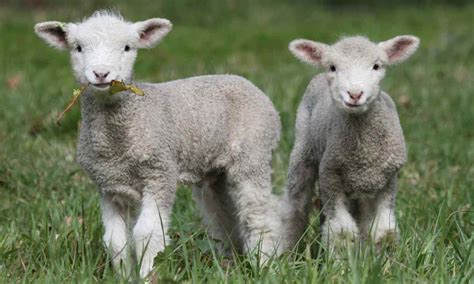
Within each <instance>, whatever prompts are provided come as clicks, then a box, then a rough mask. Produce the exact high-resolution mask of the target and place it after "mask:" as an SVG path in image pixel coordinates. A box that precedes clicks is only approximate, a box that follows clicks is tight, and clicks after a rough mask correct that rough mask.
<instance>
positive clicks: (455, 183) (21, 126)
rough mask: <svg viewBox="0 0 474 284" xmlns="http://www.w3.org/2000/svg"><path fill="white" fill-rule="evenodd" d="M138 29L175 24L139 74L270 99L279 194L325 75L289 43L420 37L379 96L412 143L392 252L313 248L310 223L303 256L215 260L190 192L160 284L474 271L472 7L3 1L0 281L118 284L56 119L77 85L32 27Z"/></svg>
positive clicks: (182, 195) (74, 123)
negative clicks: (256, 92)
mask: <svg viewBox="0 0 474 284" xmlns="http://www.w3.org/2000/svg"><path fill="white" fill-rule="evenodd" d="M105 8H106V9H108V8H110V9H115V10H117V11H120V12H121V13H122V14H123V15H124V17H125V18H127V19H130V20H132V21H138V20H143V19H146V18H150V17H163V18H168V19H170V20H171V21H172V22H173V24H174V27H173V30H172V31H171V33H170V34H169V35H168V36H167V37H166V38H165V39H164V40H163V42H161V43H160V44H159V45H158V46H157V47H156V48H154V49H151V50H143V51H140V52H139V56H138V60H137V63H136V68H135V76H136V78H137V80H139V81H151V82H163V81H168V80H173V79H178V78H183V77H189V76H195V75H202V74H216V73H235V74H239V75H242V76H245V77H247V78H248V79H250V80H251V81H252V82H254V83H255V84H256V85H257V86H259V87H260V88H261V89H262V90H263V91H264V92H265V93H266V94H267V95H268V96H269V97H270V98H271V100H272V101H273V102H274V104H275V107H276V108H277V110H278V111H279V112H280V116H281V121H282V125H283V133H282V139H281V142H280V145H279V148H278V150H277V151H276V153H275V155H274V163H273V169H274V185H275V190H276V191H277V192H278V191H281V190H282V188H283V185H284V183H285V180H286V167H287V162H288V157H289V154H290V151H291V147H292V144H293V136H294V119H295V114H296V109H297V107H298V104H299V101H300V99H301V96H302V94H303V92H304V90H305V88H306V86H307V84H308V82H309V80H310V79H311V77H312V76H314V75H315V74H316V73H318V72H320V70H315V68H313V67H310V66H306V65H304V64H302V63H301V62H299V61H298V60H296V59H295V58H294V57H293V56H291V54H290V53H289V52H288V49H287V45H288V43H289V42H290V41H291V40H293V39H295V38H309V39H314V40H318V41H323V42H328V43H331V42H334V41H336V40H337V39H338V38H339V37H340V36H342V35H352V34H363V35H367V36H368V37H369V38H371V39H372V40H374V41H380V40H386V39H389V38H391V37H393V36H395V35H398V34H414V35H417V36H419V37H420V38H421V46H420V49H419V50H418V51H417V53H416V54H415V55H414V56H413V58H411V59H410V60H409V61H408V62H406V63H403V64H402V65H400V66H395V67H393V68H391V69H390V70H389V71H388V72H387V77H386V79H385V81H384V90H385V91H387V92H388V93H389V94H390V95H391V96H392V98H393V99H394V101H395V102H396V104H397V107H398V110H399V114H400V120H401V122H402V126H403V129H404V132H405V136H406V141H407V144H408V147H409V161H408V163H407V165H406V166H405V167H404V168H403V170H402V172H401V176H400V184H399V189H400V190H399V197H398V205H397V206H398V207H397V215H398V217H399V220H400V227H401V231H402V237H401V244H400V246H399V248H398V249H396V250H394V251H387V252H384V253H383V254H376V253H374V252H373V251H371V250H370V249H368V250H364V249H360V250H357V249H355V250H348V252H347V255H344V256H343V257H342V259H327V258H326V257H325V256H324V254H319V252H318V251H317V247H318V246H317V244H316V243H315V242H316V240H315V239H314V236H315V234H316V232H317V221H315V223H314V224H313V226H312V227H311V229H310V230H309V232H308V234H307V236H306V237H305V239H304V243H303V244H302V247H301V248H300V250H296V251H294V252H292V253H288V254H287V255H285V256H283V257H282V258H279V259H277V260H275V261H274V262H273V263H272V264H271V265H270V267H269V268H265V269H261V268H259V267H258V265H255V264H251V263H250V262H251V261H250V259H247V258H243V257H242V258H239V257H238V258H236V263H234V265H232V266H230V267H227V266H226V265H225V263H226V261H225V260H224V259H222V258H220V257H218V256H215V254H214V253H215V251H213V249H212V246H210V244H213V241H212V240H209V238H207V236H206V234H205V232H204V230H203V226H202V224H201V223H200V221H199V217H198V214H197V212H196V210H195V208H194V205H193V202H192V200H191V198H190V194H189V191H188V190H187V189H186V188H184V187H183V188H181V190H180V191H179V198H178V200H177V202H176V205H175V208H174V218H173V226H172V231H171V236H172V238H173V240H174V243H173V244H172V245H170V246H169V247H168V248H167V250H166V251H165V252H164V253H163V254H160V255H159V256H158V257H157V259H156V266H157V271H158V273H159V277H160V280H162V281H169V282H173V281H175V282H183V281H188V282H206V281H207V282H212V283H213V282H224V281H228V282H264V283H279V282H285V283H286V282H287V283H295V282H305V281H306V282H308V283H320V282H324V283H326V282H331V283H336V282H346V283H347V282H350V283H352V282H356V283H359V282H362V283H366V282H368V283H380V282H402V283H403V282H406V283H413V282H422V283H427V282H430V283H431V282H438V283H445V282H455V283H468V282H470V281H472V279H473V277H474V274H473V273H474V270H473V269H474V265H473V252H472V251H473V247H474V237H473V227H474V224H473V209H472V204H473V201H474V200H473V199H474V194H473V184H474V167H473V164H474V163H473V161H474V128H473V127H472V125H473V124H474V111H473V107H472V106H473V105H474V68H473V66H474V32H473V30H472V17H473V15H474V5H473V4H472V3H471V2H470V1H428V0H426V1H415V0H414V1H355V2H352V4H350V5H349V4H346V3H345V2H343V1H340V0H336V1H329V0H328V1H282V0H274V1H270V0H263V1H250V0H243V1H231V0H224V1H219V0H207V1H191V0H182V1H159V2H158V1H145V0H138V1H133V2H131V1H125V0H117V1H89V0H85V1H78V0H72V1H59V0H49V1H47V0H44V1H41V0H29V1H12V0H3V1H2V2H1V3H0V161H1V162H0V282H3V283H10V282H24V283H30V282H34V281H37V282H40V283H58V282H59V283H62V282H81V283H82V282H115V281H116V280H117V279H115V278H114V274H113V273H112V271H111V270H110V266H109V265H108V263H109V262H108V260H107V256H106V253H105V251H104V249H103V247H102V244H101V235H102V226H101V224H100V212H99V208H98V194H97V191H96V189H95V186H94V185H93V184H92V183H91V181H90V180H89V179H88V178H87V177H86V176H85V174H84V173H83V172H82V171H81V170H80V167H79V166H78V165H77V163H76V162H75V139H76V135H77V130H78V123H79V121H80V113H79V109H78V108H76V109H74V110H73V111H72V112H71V113H69V114H68V115H67V116H66V118H65V120H64V121H63V124H62V127H61V128H58V127H57V126H56V125H55V123H54V118H55V117H56V115H57V114H58V113H59V112H60V111H61V110H62V109H63V108H64V105H65V104H66V103H67V101H68V100H69V98H70V96H71V95H72V89H73V88H74V87H76V83H75V82H74V78H73V75H72V71H71V68H70V64H69V59H68V55H67V54H66V53H65V52H59V51H57V50H53V49H51V48H50V47H48V46H47V45H46V44H44V43H43V42H41V40H39V39H38V38H37V37H36V35H35V34H34V32H33V25H34V24H35V23H36V22H39V21H46V20H60V21H80V20H81V19H82V18H83V17H86V16H88V15H90V14H91V13H92V12H93V11H95V10H97V9H105Z"/></svg>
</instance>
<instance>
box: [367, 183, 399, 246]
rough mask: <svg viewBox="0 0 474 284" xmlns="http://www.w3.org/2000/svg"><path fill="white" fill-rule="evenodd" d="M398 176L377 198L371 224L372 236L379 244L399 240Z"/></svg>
mask: <svg viewBox="0 0 474 284" xmlns="http://www.w3.org/2000/svg"><path fill="white" fill-rule="evenodd" d="M396 184H397V181H396V177H395V178H393V180H392V181H391V182H390V184H389V185H388V187H387V190H386V191H385V192H382V193H380V194H379V195H378V196H377V198H376V203H375V212H374V213H375V216H374V219H373V223H372V225H371V226H370V236H371V237H372V240H373V241H374V242H375V244H377V245H378V246H380V245H382V243H383V242H384V241H389V242H395V243H396V242H397V241H398V238H399V231H398V226H397V222H396V218H395V196H396Z"/></svg>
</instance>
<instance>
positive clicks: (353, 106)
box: [344, 102, 362, 108]
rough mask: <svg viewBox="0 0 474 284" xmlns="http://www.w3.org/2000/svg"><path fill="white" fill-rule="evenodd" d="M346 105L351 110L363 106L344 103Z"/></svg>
mask: <svg viewBox="0 0 474 284" xmlns="http://www.w3.org/2000/svg"><path fill="white" fill-rule="evenodd" d="M344 105H345V106H347V107H349V108H357V107H361V106H362V105H356V104H351V103H348V102H344Z"/></svg>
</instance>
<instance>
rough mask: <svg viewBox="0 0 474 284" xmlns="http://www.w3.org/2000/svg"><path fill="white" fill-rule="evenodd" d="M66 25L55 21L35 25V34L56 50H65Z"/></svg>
mask: <svg viewBox="0 0 474 284" xmlns="http://www.w3.org/2000/svg"><path fill="white" fill-rule="evenodd" d="M65 27H66V24H65V23H61V22H56V21H51V22H42V23H38V24H36V25H35V32H36V34H37V35H38V36H39V37H40V38H41V39H43V40H44V41H45V42H46V43H48V44H49V45H51V46H52V47H55V48H57V49H67V47H68V45H67V40H66V29H65Z"/></svg>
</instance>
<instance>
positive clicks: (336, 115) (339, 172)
mask: <svg viewBox="0 0 474 284" xmlns="http://www.w3.org/2000/svg"><path fill="white" fill-rule="evenodd" d="M418 45H419V39H418V38H416V37H414V36H397V37H395V38H393V39H390V40H387V41H384V42H380V43H378V44H377V43H373V42H371V41H369V40H368V39H367V38H365V37H361V36H356V37H347V38H343V39H342V40H340V41H339V42H337V43H335V44H334V45H331V46H329V45H326V44H323V43H319V42H314V41H310V40H304V39H299V40H294V41H292V42H291V43H290V45H289V49H290V51H291V52H292V53H293V54H294V55H295V56H296V57H297V58H299V59H300V60H302V61H304V62H307V63H309V64H312V65H316V66H319V65H321V66H323V67H324V68H325V69H326V72H324V73H323V74H320V75H317V76H316V77H314V79H313V80H312V81H311V82H310V84H309V86H308V88H307V90H306V93H305V95H304V98H303V100H302V102H301V104H300V106H299V109H298V114H297V119H296V138H295V145H294V148H293V151H292V153H291V159H290V165H289V172H288V184H287V191H286V201H285V202H286V203H287V204H289V205H290V206H291V208H292V210H293V213H292V214H290V215H291V217H290V223H289V224H290V227H289V229H288V230H289V233H288V234H289V235H290V239H291V240H292V242H293V243H294V242H295V241H297V239H298V238H299V237H301V235H302V233H303V231H304V229H305V226H306V224H307V221H308V212H309V210H310V209H311V205H310V201H311V198H312V197H313V196H314V184H315V181H316V179H318V178H319V194H320V199H321V205H322V212H321V213H322V214H321V217H322V218H321V221H322V222H321V223H322V226H321V229H322V232H321V237H322V242H323V244H325V246H326V247H327V248H334V247H335V246H337V243H340V242H341V241H342V240H343V239H346V238H347V237H349V238H350V239H352V240H354V239H353V237H357V236H359V237H361V239H366V238H369V237H370V238H371V239H372V240H373V241H375V243H380V242H381V241H382V240H383V239H385V238H390V237H394V238H397V237H398V228H397V224H396V222H395V212H394V207H395V195H396V191H397V185H396V184H397V173H398V171H399V170H400V168H401V167H402V165H403V164H404V163H405V161H406V148H405V142H404V137H403V132H402V129H401V126H400V122H399V119H398V114H397V110H396V107H395V104H394V103H393V101H392V100H391V98H390V97H389V96H388V95H387V94H386V93H385V92H383V91H381V90H380V86H379V84H380V81H381V80H382V79H383V77H384V76H385V67H386V66H388V65H392V64H395V63H399V62H402V61H403V60H405V59H407V58H408V57H409V56H410V55H412V54H413V53H414V52H415V50H416V49H417V48H418Z"/></svg>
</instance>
